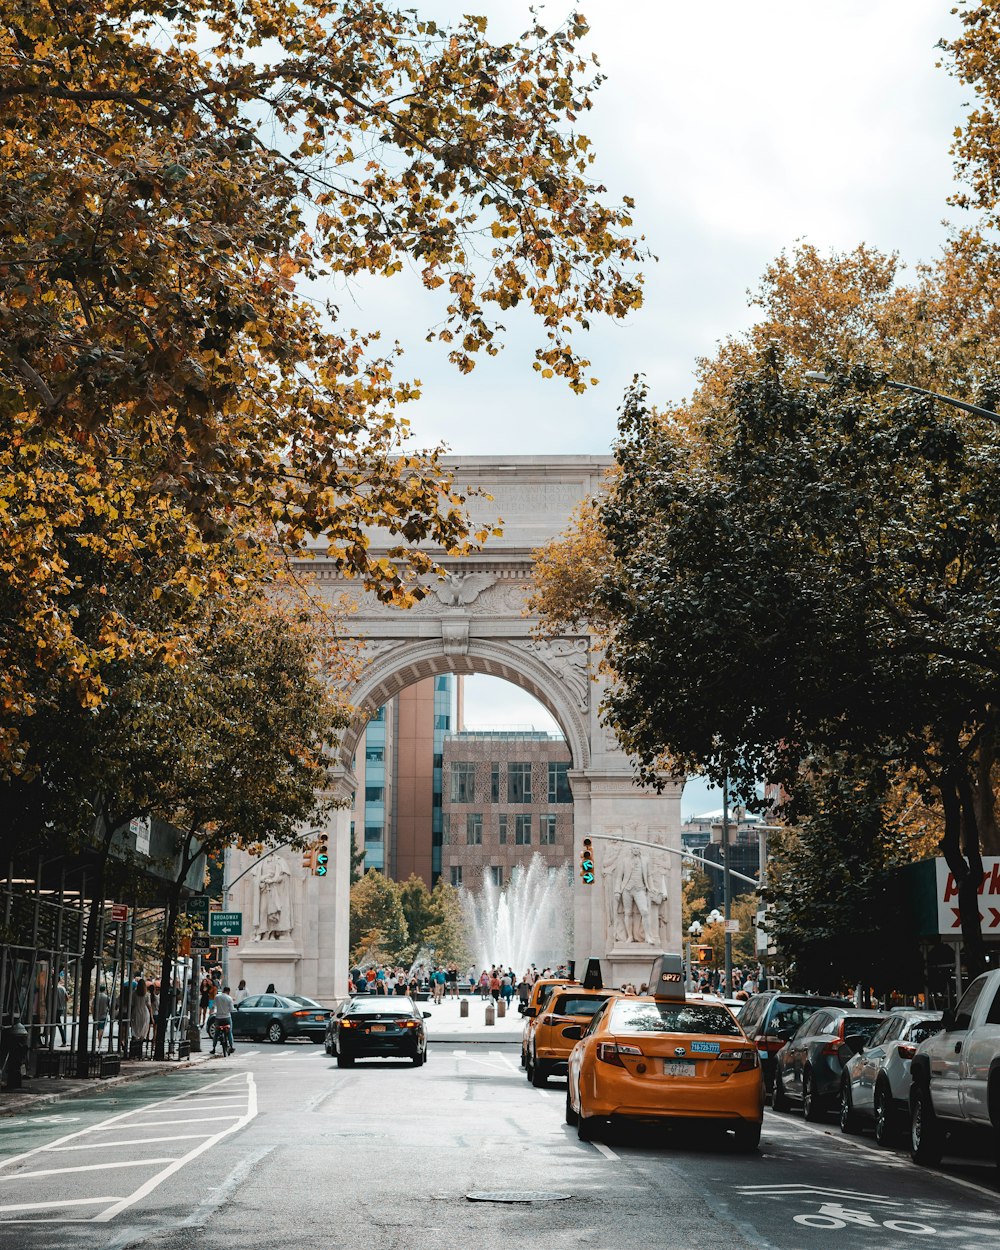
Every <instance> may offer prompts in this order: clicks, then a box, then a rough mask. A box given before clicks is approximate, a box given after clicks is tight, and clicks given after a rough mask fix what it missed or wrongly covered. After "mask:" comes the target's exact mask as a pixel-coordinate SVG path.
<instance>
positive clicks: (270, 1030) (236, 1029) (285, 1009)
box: [205, 994, 333, 1042]
mask: <svg viewBox="0 0 1000 1250" xmlns="http://www.w3.org/2000/svg"><path fill="white" fill-rule="evenodd" d="M332 1014H333V1013H332V1011H331V1009H330V1008H329V1007H324V1006H323V1005H322V1004H321V1003H317V1002H315V1001H314V1000H313V999H311V998H304V997H302V995H299V994H296V995H294V996H292V995H289V996H287V997H286V996H285V995H283V994H255V995H253V996H251V997H250V998H244V1000H243V1001H242V1002H241V1003H237V1004H236V1006H235V1007H234V1008H233V1036H234V1037H255V1038H260V1039H263V1038H266V1039H267V1040H268V1041H269V1042H283V1041H284V1040H285V1038H286V1037H309V1038H311V1039H312V1040H313V1041H314V1042H321V1041H322V1040H323V1038H324V1036H325V1034H326V1022H327V1020H329V1018H330V1016H331V1015H332ZM205 1027H206V1028H207V1030H208V1035H209V1037H211V1039H212V1040H213V1042H214V1041H215V1017H214V1016H209V1018H208V1022H207V1024H206V1026H205Z"/></svg>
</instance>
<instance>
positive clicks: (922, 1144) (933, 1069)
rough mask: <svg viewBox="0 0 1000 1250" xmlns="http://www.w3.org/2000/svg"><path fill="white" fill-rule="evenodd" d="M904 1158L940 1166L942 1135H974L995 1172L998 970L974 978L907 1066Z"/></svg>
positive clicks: (999, 1142)
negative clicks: (907, 1136) (984, 1144)
mask: <svg viewBox="0 0 1000 1250" xmlns="http://www.w3.org/2000/svg"><path fill="white" fill-rule="evenodd" d="M910 1076H911V1083H910V1153H911V1155H912V1157H913V1161H914V1162H915V1163H921V1164H928V1163H938V1162H940V1159H941V1156H942V1155H943V1153H944V1147H945V1140H946V1137H947V1135H948V1133H962V1134H965V1135H969V1136H972V1135H974V1134H978V1135H979V1136H981V1137H982V1138H983V1139H984V1141H985V1142H987V1143H989V1148H990V1149H991V1150H993V1151H994V1152H995V1157H996V1160H997V1166H998V1167H1000V969H996V970H994V971H993V972H985V973H983V975H982V976H979V977H976V979H975V980H974V981H973V982H972V984H971V985H970V986H969V988H968V989H967V990H966V991H965V993H964V994H963V995H962V997H961V999H960V1000H959V1004H958V1006H957V1007H956V1008H955V1009H954V1011H946V1012H944V1013H943V1014H942V1017H941V1029H940V1031H939V1032H938V1033H936V1034H935V1035H934V1036H933V1037H929V1038H928V1039H927V1040H926V1041H925V1042H921V1043H920V1045H919V1046H918V1047H917V1053H916V1054H915V1055H914V1056H913V1058H912V1059H911V1060H910Z"/></svg>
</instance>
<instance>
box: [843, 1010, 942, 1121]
mask: <svg viewBox="0 0 1000 1250" xmlns="http://www.w3.org/2000/svg"><path fill="white" fill-rule="evenodd" d="M940 1031H941V1012H940V1011H920V1010H918V1009H916V1008H914V1010H912V1011H894V1012H893V1013H892V1015H891V1016H890V1017H889V1019H888V1020H886V1021H885V1023H884V1024H883V1025H882V1026H881V1027H880V1028H879V1030H878V1032H876V1033H875V1034H874V1035H873V1036H872V1040H871V1041H870V1042H869V1043H868V1045H867V1046H866V1047H865V1048H864V1050H862V1051H860V1052H859V1053H858V1054H856V1055H852V1056H851V1058H850V1059H849V1060H848V1062H847V1064H846V1066H845V1068H844V1074H843V1076H842V1077H841V1083H840V1128H841V1131H842V1132H844V1133H856V1132H857V1131H858V1130H859V1129H860V1127H861V1123H862V1121H865V1120H869V1121H874V1123H875V1140H876V1141H877V1142H878V1144H879V1145H880V1146H887V1145H889V1144H890V1142H891V1141H892V1139H893V1137H895V1135H896V1132H897V1130H899V1129H902V1127H903V1126H904V1124H906V1123H907V1119H908V1116H909V1107H910V1060H911V1059H912V1058H913V1056H914V1055H915V1054H916V1050H917V1047H918V1046H919V1045H920V1043H921V1042H925V1041H926V1040H927V1039H928V1038H929V1037H933V1036H934V1034H935V1033H940Z"/></svg>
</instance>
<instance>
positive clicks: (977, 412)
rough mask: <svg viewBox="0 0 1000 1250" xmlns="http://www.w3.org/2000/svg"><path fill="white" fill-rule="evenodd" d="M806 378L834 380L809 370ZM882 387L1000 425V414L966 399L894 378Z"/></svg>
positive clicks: (885, 379) (885, 382)
mask: <svg viewBox="0 0 1000 1250" xmlns="http://www.w3.org/2000/svg"><path fill="white" fill-rule="evenodd" d="M805 376H806V379H807V381H809V382H820V383H822V384H823V385H829V384H830V383H831V382H832V381H833V378H832V377H830V375H829V374H828V373H823V372H822V371H821V370H819V369H809V370H807V371H806V375H805ZM882 385H883V386H885V387H888V388H889V390H892V391H909V392H910V393H911V394H913V395H923V396H924V398H925V399H939V400H940V401H941V403H942V404H949V405H950V406H951V407H952V408H961V409H962V411H963V412H971V413H972V414H973V416H976V417H985V418H986V419H987V421H992V422H993V423H994V424H995V425H1000V413H996V412H990V410H989V408H980V407H979V406H978V405H977V404H967V403H966V402H965V400H964V399H954V398H953V397H952V396H951V395H941V394H939V393H938V392H937V391H928V390H926V389H925V388H924V387H922V386H914V385H913V384H912V383H910V382H897V381H896V380H895V379H894V378H883V379H882Z"/></svg>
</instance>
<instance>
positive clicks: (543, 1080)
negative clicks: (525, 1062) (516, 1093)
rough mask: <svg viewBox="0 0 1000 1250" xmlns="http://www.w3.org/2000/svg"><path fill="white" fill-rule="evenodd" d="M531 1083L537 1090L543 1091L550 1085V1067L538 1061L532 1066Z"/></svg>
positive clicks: (542, 1061)
mask: <svg viewBox="0 0 1000 1250" xmlns="http://www.w3.org/2000/svg"><path fill="white" fill-rule="evenodd" d="M531 1083H532V1085H534V1087H535V1089H543V1088H544V1087H545V1086H546V1085H548V1083H549V1065H548V1064H547V1063H545V1062H544V1060H539V1059H536V1060H535V1062H534V1063H533V1064H532V1065H531Z"/></svg>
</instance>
